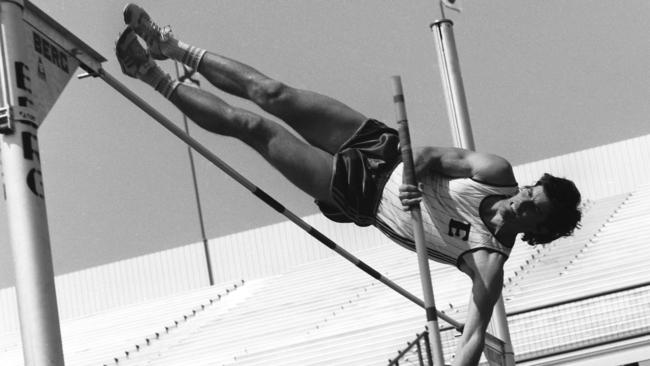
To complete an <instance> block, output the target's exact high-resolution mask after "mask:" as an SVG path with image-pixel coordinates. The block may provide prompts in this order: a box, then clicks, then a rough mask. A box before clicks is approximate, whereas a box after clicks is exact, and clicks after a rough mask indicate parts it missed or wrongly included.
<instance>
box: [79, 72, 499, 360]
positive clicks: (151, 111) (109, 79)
mask: <svg viewBox="0 0 650 366" xmlns="http://www.w3.org/2000/svg"><path fill="white" fill-rule="evenodd" d="M91 75H92V76H95V77H99V78H100V79H102V80H103V81H104V82H106V83H107V84H108V85H109V86H111V87H112V88H113V89H115V90H116V91H117V92H119V93H120V94H122V95H123V96H124V97H125V98H127V99H128V100H129V101H131V102H132V103H133V104H135V105H136V106H138V107H139V108H140V109H142V110H143V111H144V112H145V113H147V114H148V115H149V116H151V117H152V118H153V119H154V120H156V121H157V122H158V123H160V124H161V125H162V126H163V127H165V128H166V129H167V130H169V131H170V132H171V133H172V134H174V135H175V136H176V137H178V138H180V139H181V140H183V141H184V142H185V143H186V144H187V145H189V146H190V147H191V148H192V149H194V150H195V151H196V152H197V153H199V154H201V155H202V156H203V157H204V158H206V159H207V160H208V161H210V162H211V163H212V164H214V165H215V166H217V167H218V168H219V169H221V170H222V171H223V172H224V173H226V174H228V175H229V176H230V177H231V178H233V179H234V180H235V181H237V182H238V183H239V184H241V185H242V186H244V187H245V188H246V189H248V190H249V191H250V192H251V193H253V194H254V195H255V196H256V197H258V198H259V199H261V200H262V201H264V203H266V204H267V205H269V206H271V207H272V208H273V209H275V210H276V211H278V212H279V213H281V214H282V215H283V216H285V217H286V218H288V219H289V220H291V221H292V222H293V223H294V224H296V225H297V226H298V227H300V228H301V229H303V230H304V231H306V232H307V233H308V234H309V235H311V236H312V237H314V238H315V239H317V240H318V241H320V242H321V243H322V244H324V245H326V246H327V247H328V248H330V249H332V250H333V251H334V252H336V253H337V254H339V255H340V256H342V257H343V258H345V259H347V260H348V261H349V262H351V263H352V264H354V265H355V266H357V267H358V268H359V269H361V270H362V271H364V272H365V273H367V274H369V275H370V276H372V277H373V278H375V279H376V280H378V281H379V282H381V283H383V284H384V285H386V286H388V287H389V288H390V289H392V290H393V291H395V292H397V293H398V294H400V295H402V296H404V297H405V298H407V299H409V300H410V301H411V302H413V303H415V304H416V305H418V306H420V307H421V308H424V307H425V306H424V301H422V300H421V299H420V298H418V297H417V296H415V295H413V294H411V293H410V292H408V291H407V290H406V289H404V288H403V287H401V286H399V285H398V284H396V283H395V282H393V281H391V280H390V279H388V278H387V277H385V276H383V275H382V274H381V273H379V272H378V271H376V270H375V269H373V268H372V267H370V266H369V265H367V264H366V263H364V262H363V261H361V260H360V259H359V258H357V257H355V256H354V255H353V254H351V253H350V252H348V251H347V250H345V249H343V248H342V247H340V246H339V245H337V244H336V243H335V242H334V241H332V240H331V239H329V238H328V237H327V236H325V235H324V234H323V233H321V232H320V231H318V230H316V229H315V228H314V227H312V226H311V225H309V224H307V223H306V222H305V221H304V220H302V219H301V218H300V217H298V216H297V215H295V214H294V213H293V212H291V211H290V210H288V209H286V208H285V207H284V206H283V205H282V204H280V203H279V202H278V201H276V200H275V199H273V198H272V197H271V196H269V195H268V194H266V193H265V192H264V191H262V190H261V189H260V188H258V187H257V186H256V185H255V184H253V183H252V182H250V181H249V180H248V179H246V178H245V177H244V176H242V175H241V174H239V173H238V172H237V171H235V170H234V169H233V168H232V167H230V166H229V165H228V164H226V163H225V162H224V161H223V160H221V159H219V158H218V157H217V156H216V155H215V154H214V153H212V152H211V151H210V150H208V149H207V148H206V147H205V146H203V145H201V143H200V142H198V141H197V140H195V139H194V138H193V137H191V136H190V135H188V134H187V133H185V131H183V130H182V129H181V128H179V127H178V126H176V125H175V124H174V122H172V121H170V120H169V119H168V118H167V117H165V116H164V115H163V114H162V113H160V112H159V111H158V110H156V109H155V108H154V107H152V106H151V105H150V104H148V103H147V102H145V101H144V100H143V99H142V98H140V97H139V96H138V95H137V94H135V93H134V92H132V91H131V90H129V89H128V88H127V87H126V86H125V85H124V84H122V83H121V82H120V81H118V80H117V79H115V78H114V77H113V76H112V75H111V74H109V73H108V72H106V70H104V69H103V68H100V69H99V70H97V71H96V72H95V71H93V72H92V73H91ZM437 315H438V317H439V318H440V319H442V320H444V321H446V322H447V323H449V324H450V325H452V326H453V327H454V328H455V329H456V330H457V331H459V332H461V333H462V331H463V327H464V324H463V323H460V322H458V321H456V320H455V319H453V318H451V317H449V316H448V315H446V314H444V313H442V312H440V311H438V312H437ZM486 343H488V344H490V345H491V346H492V347H495V348H501V347H502V346H503V342H502V341H501V340H500V339H498V338H496V337H494V336H493V335H491V334H489V333H486Z"/></svg>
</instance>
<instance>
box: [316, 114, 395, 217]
mask: <svg viewBox="0 0 650 366" xmlns="http://www.w3.org/2000/svg"><path fill="white" fill-rule="evenodd" d="M400 161H401V156H400V152H399V136H398V134H397V131H396V130H395V129H392V128H390V127H388V126H386V125H385V124H383V123H381V122H379V121H377V120H374V119H369V120H367V121H366V122H364V124H363V125H361V127H360V128H359V130H357V132H356V133H355V134H354V135H353V136H352V137H351V138H350V139H349V140H348V141H347V142H345V143H344V144H343V146H341V148H340V150H339V152H338V153H336V155H334V167H333V169H334V171H333V175H332V182H331V183H330V199H331V201H332V203H333V204H329V203H326V202H322V201H316V204H317V205H318V207H319V208H320V210H321V212H322V213H323V214H324V215H325V216H326V217H327V218H329V219H330V220H332V221H336V222H354V223H355V224H357V225H359V226H369V225H372V224H373V223H374V222H375V213H376V212H377V206H379V201H380V199H381V193H382V191H383V189H384V185H385V184H386V181H387V180H388V177H389V176H390V174H391V172H392V171H393V169H394V168H395V166H397V164H398V163H399V162H400Z"/></svg>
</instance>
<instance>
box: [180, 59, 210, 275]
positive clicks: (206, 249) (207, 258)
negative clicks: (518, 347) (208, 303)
mask: <svg viewBox="0 0 650 366" xmlns="http://www.w3.org/2000/svg"><path fill="white" fill-rule="evenodd" d="M174 68H175V69H176V78H180V77H181V74H180V71H179V70H178V62H174ZM196 84H197V87H198V84H199V83H198V81H197V82H196ZM183 126H184V127H185V133H186V134H188V135H189V134H190V128H189V125H188V123H187V116H186V115H185V113H183ZM187 155H188V156H189V159H190V169H191V171H192V183H194V198H196V209H197V211H198V216H199V226H200V229H201V239H202V240H203V252H204V253H205V261H206V266H207V271H208V280H209V282H210V286H214V276H213V274H212V262H211V260H210V258H211V257H210V247H209V245H208V238H207V236H206V235H205V224H204V222H203V209H202V208H201V196H200V195H199V184H198V181H197V179H196V167H195V166H194V155H193V154H192V148H191V147H189V146H188V147H187Z"/></svg>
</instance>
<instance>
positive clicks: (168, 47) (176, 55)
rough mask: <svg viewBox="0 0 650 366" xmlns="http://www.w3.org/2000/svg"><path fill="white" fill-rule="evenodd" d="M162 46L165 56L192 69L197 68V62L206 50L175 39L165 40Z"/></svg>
mask: <svg viewBox="0 0 650 366" xmlns="http://www.w3.org/2000/svg"><path fill="white" fill-rule="evenodd" d="M164 47H165V48H164V53H165V56H167V57H169V58H171V59H174V60H176V61H179V62H182V63H183V64H185V65H187V66H189V67H191V68H192V69H194V70H196V69H198V67H199V63H200V62H201V59H202V58H203V55H205V53H206V50H204V49H202V48H199V47H194V46H192V45H189V44H187V43H183V42H181V41H178V40H175V39H170V40H169V41H167V42H166V44H165V46H164Z"/></svg>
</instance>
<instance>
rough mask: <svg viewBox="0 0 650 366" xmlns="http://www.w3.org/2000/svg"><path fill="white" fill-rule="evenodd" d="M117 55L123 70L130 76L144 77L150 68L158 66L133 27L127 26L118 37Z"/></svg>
mask: <svg viewBox="0 0 650 366" xmlns="http://www.w3.org/2000/svg"><path fill="white" fill-rule="evenodd" d="M115 55H116V56H117V61H118V62H119V63H120V67H121V68H122V72H123V73H124V74H126V75H128V76H130V77H133V78H138V79H142V78H143V77H144V76H145V75H146V74H147V73H148V71H149V70H151V69H152V68H154V67H156V62H155V61H154V60H153V59H152V58H151V56H150V55H149V52H147V50H145V49H144V47H142V45H141V44H140V41H138V37H137V36H136V34H135V32H134V31H133V29H132V28H130V27H127V28H126V29H125V30H124V32H123V33H122V34H121V35H120V38H118V39H117V42H116V44H115Z"/></svg>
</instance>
